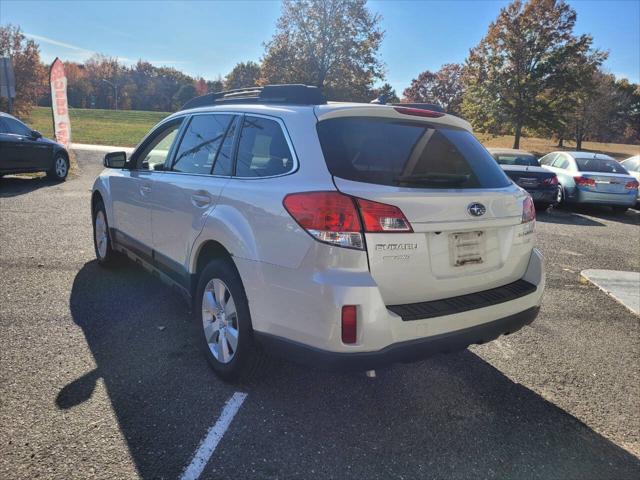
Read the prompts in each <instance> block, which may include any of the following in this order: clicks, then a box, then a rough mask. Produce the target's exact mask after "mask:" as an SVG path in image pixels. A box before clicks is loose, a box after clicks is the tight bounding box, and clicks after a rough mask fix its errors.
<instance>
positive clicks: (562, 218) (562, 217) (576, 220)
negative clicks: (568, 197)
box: [536, 207, 605, 227]
mask: <svg viewBox="0 0 640 480" xmlns="http://www.w3.org/2000/svg"><path fill="white" fill-rule="evenodd" d="M536 221H538V222H545V223H557V224H562V225H584V226H586V227H604V226H605V224H604V223H601V222H597V221H595V220H592V219H590V218H588V217H585V216H583V215H579V214H578V213H575V212H572V211H571V210H568V209H566V208H559V207H551V208H549V209H547V210H538V211H536Z"/></svg>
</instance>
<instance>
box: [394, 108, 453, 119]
mask: <svg viewBox="0 0 640 480" xmlns="http://www.w3.org/2000/svg"><path fill="white" fill-rule="evenodd" d="M393 109H394V110H395V111H396V112H398V113H402V114H404V115H414V116H416V117H429V118H439V117H444V113H442V112H434V111H433V110H423V109H422V108H411V107H393Z"/></svg>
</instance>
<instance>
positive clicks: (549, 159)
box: [540, 153, 558, 166]
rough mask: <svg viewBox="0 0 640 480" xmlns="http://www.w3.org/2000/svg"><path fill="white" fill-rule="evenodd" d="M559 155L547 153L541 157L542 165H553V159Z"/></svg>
mask: <svg viewBox="0 0 640 480" xmlns="http://www.w3.org/2000/svg"><path fill="white" fill-rule="evenodd" d="M557 156H558V154H557V153H550V154H548V155H545V156H544V157H542V158H541V159H540V165H547V166H551V164H552V163H553V161H554V160H555V158H556V157H557Z"/></svg>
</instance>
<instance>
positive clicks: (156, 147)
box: [135, 119, 182, 170]
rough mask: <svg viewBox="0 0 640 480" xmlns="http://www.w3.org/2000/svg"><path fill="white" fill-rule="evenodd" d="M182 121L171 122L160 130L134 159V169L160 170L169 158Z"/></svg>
mask: <svg viewBox="0 0 640 480" xmlns="http://www.w3.org/2000/svg"><path fill="white" fill-rule="evenodd" d="M181 125H182V119H180V120H179V121H176V122H171V123H170V124H169V125H167V126H165V127H164V128H162V129H161V130H160V131H158V132H157V133H154V136H153V137H152V138H151V140H150V141H149V142H147V143H146V144H145V146H144V147H143V150H142V151H141V152H140V154H139V155H136V157H135V162H136V163H135V168H136V169H138V170H161V169H162V168H163V167H164V164H165V162H166V160H167V157H168V156H169V152H170V151H171V146H172V145H173V142H174V141H175V139H176V136H177V135H178V131H179V130H180V126H181Z"/></svg>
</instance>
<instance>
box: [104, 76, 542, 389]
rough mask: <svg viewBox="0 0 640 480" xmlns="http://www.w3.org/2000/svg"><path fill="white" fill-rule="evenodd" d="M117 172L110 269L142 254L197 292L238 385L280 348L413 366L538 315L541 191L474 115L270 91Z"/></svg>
mask: <svg viewBox="0 0 640 480" xmlns="http://www.w3.org/2000/svg"><path fill="white" fill-rule="evenodd" d="M105 166H106V167H108V168H107V169H106V170H104V172H103V173H101V174H100V176H99V177H98V178H97V179H96V181H95V185H94V188H93V197H92V212H93V222H94V232H95V235H94V240H95V250H96V255H97V258H98V261H99V262H100V263H101V264H105V265H107V264H110V263H112V262H113V260H114V255H115V254H116V252H122V253H125V254H126V255H127V256H129V257H130V258H132V259H135V260H136V261H138V262H140V263H142V264H143V265H144V266H146V267H147V268H148V269H150V270H152V271H154V272H157V273H158V274H159V275H160V277H161V278H163V279H164V280H166V281H167V282H168V283H170V284H172V285H174V286H177V287H178V288H179V289H180V290H181V291H182V292H184V294H185V296H186V297H187V298H188V299H189V300H190V302H191V304H192V305H193V310H194V311H195V313H196V315H197V317H198V322H199V323H200V324H201V325H202V331H201V339H200V342H201V343H202V346H203V350H204V352H205V353H206V355H207V357H208V360H209V362H210V363H211V365H212V367H213V368H214V370H215V371H216V372H217V373H218V374H219V375H220V376H221V377H223V378H225V379H235V378H237V377H239V376H241V375H242V374H243V373H245V372H246V370H247V369H248V368H250V367H251V366H252V365H253V364H254V362H255V361H256V359H257V358H258V357H259V356H260V355H261V352H262V351H264V350H268V351H272V352H274V353H276V354H280V355H285V356H287V357H289V358H293V359H296V360H298V361H301V362H304V363H307V364H311V365H314V366H316V367H320V368H327V369H361V370H368V369H375V368H376V367H380V366H383V365H386V364H389V363H393V362H398V361H413V360H417V359H421V358H423V357H426V356H428V355H431V354H434V353H438V352H446V351H452V350H456V349H462V348H465V347H467V346H468V345H469V344H473V343H482V342H486V341H489V340H492V339H495V338H496V337H498V336H500V335H502V334H507V333H512V332H515V331H516V330H518V329H520V328H521V327H523V326H524V325H527V324H529V323H530V322H532V321H533V319H534V318H535V317H536V315H537V313H538V310H539V306H540V302H541V299H542V293H543V289H544V270H543V261H542V256H541V254H540V252H539V251H538V250H536V249H535V248H534V234H533V231H534V226H535V210H534V207H533V202H532V200H531V197H530V196H529V195H528V194H527V193H526V192H525V191H523V190H522V189H520V188H519V187H517V186H516V185H514V184H513V183H512V182H511V181H510V180H509V179H508V178H507V176H506V175H505V174H504V173H503V171H502V170H501V169H500V167H499V166H498V165H497V164H496V162H495V161H494V160H493V158H492V157H491V156H490V155H489V153H487V151H486V150H485V149H484V148H483V147H482V145H481V144H480V143H479V142H478V141H477V140H476V138H475V137H474V136H473V135H472V133H471V130H470V126H469V124H468V123H467V122H465V121H464V120H461V119H459V118H456V117H453V116H450V115H445V114H443V113H440V112H434V111H429V110H424V109H420V108H408V107H401V106H387V105H371V104H354V103H327V102H326V101H325V100H324V98H323V97H322V95H321V93H320V92H319V90H317V89H315V88H314V87H306V86H302V85H293V86H266V87H263V88H254V89H245V90H240V91H233V92H222V93H217V94H210V95H206V96H204V97H199V98H197V99H194V100H192V101H191V102H189V103H188V104H187V105H186V106H185V110H183V111H180V112H178V113H175V114H173V115H171V116H170V117H168V118H166V119H165V120H163V121H162V122H161V123H159V124H158V125H157V126H156V127H155V128H153V129H152V130H151V132H150V133H149V134H148V135H147V137H146V138H145V139H144V140H143V141H142V142H141V143H140V145H139V146H138V147H137V148H136V150H135V151H134V152H133V154H132V155H131V157H130V158H128V159H126V155H125V154H124V153H123V152H116V153H110V154H108V155H107V156H106V157H105Z"/></svg>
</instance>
